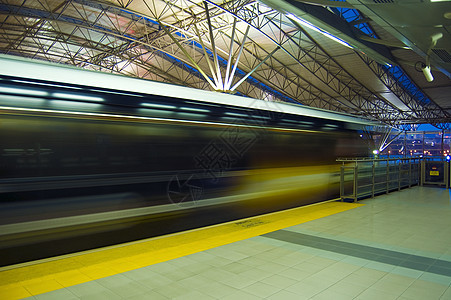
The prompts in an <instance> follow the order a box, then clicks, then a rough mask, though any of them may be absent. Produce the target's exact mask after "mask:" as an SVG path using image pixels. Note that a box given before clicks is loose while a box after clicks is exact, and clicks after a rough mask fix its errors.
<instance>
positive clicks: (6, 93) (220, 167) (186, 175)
mask: <svg viewBox="0 0 451 300" xmlns="http://www.w3.org/2000/svg"><path fill="white" fill-rule="evenodd" d="M0 63H1V64H2V65H3V66H4V68H3V70H2V71H1V73H2V74H1V80H0V115H1V119H0V140H1V145H0V151H1V152H0V154H1V156H0V166H1V168H0V197H1V199H2V200H1V202H0V205H1V210H0V215H1V218H0V220H1V221H0V222H1V224H0V228H1V232H2V233H1V235H0V241H1V245H2V246H1V249H0V257H2V262H1V264H2V265H7V264H11V263H17V262H22V261H26V260H30V259H36V258H42V257H48V256H52V255H57V254H63V253H68V252H72V251H77V250H83V249H89V248H92V247H99V246H104V245H110V244H114V243H119V242H124V241H130V240H133V239H139V238H144V237H149V236H154V235H159V234H166V233H170V232H174V231H178V230H183V229H190V228H195V227H199V226H205V225H209V224H214V223H219V222H224V221H228V220H233V219H237V218H242V217H246V216H251V215H256V214H260V213H264V212H269V211H274V210H280V209H284V208H289V207H294V206H299V205H304V204H309V203H314V202H318V201H322V200H327V199H332V198H334V197H336V196H337V194H338V173H337V171H338V167H337V165H336V164H335V159H336V158H337V157H338V156H365V155H367V154H368V145H367V144H366V142H365V141H363V140H362V139H361V138H360V136H359V134H358V131H359V130H361V129H362V128H363V127H364V126H367V125H371V123H369V122H366V121H364V120H361V119H357V118H354V117H350V116H347V115H343V114H335V113H331V112H327V111H323V110H317V109H309V108H305V107H300V106H296V105H290V104H282V103H270V102H265V101H261V100H255V99H250V98H244V97H238V96H232V95H224V94H220V95H218V94H216V93H212V92H204V91H198V90H193V89H189V88H184V87H179V86H172V85H167V84H162V83H156V82H149V81H143V80H137V79H131V78H125V77H121V76H118V75H109V74H100V73H96V72H90V71H84V70H78V69H74V68H68V67H62V66H54V65H49V64H45V63H36V62H30V61H27V60H21V59H13V58H10V57H7V56H1V57H0ZM43 74H46V75H45V76H44V75H43ZM54 74H58V75H57V76H56V75H54ZM44 77H45V78H44ZM57 79H58V80H57ZM94 82H95V83H96V84H95V85H93V84H88V83H94ZM118 87H121V89H120V90H118V89H117V88H118ZM122 87H124V88H122ZM72 238H76V239H75V240H76V242H72V243H70V242H68V241H71V239H72Z"/></svg>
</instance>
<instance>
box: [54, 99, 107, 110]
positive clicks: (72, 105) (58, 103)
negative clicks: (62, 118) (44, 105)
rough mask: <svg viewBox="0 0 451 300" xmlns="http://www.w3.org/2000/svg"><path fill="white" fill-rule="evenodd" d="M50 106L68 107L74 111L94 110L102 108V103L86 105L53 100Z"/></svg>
mask: <svg viewBox="0 0 451 300" xmlns="http://www.w3.org/2000/svg"><path fill="white" fill-rule="evenodd" d="M50 104H51V105H52V106H53V105H54V106H56V107H67V108H72V109H94V108H99V107H101V106H102V104H100V103H86V102H76V101H67V100H52V101H51V102H50Z"/></svg>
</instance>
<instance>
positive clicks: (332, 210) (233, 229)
mask: <svg viewBox="0 0 451 300" xmlns="http://www.w3.org/2000/svg"><path fill="white" fill-rule="evenodd" d="M361 205H363V204H357V203H343V202H325V203H320V204H316V205H309V206H304V207H299V208H294V209H289V210H285V211H281V212H275V213H270V214H266V215H261V216H257V217H251V218H247V219H242V220H238V221H232V222H228V223H224V224H219V225H213V226H209V227H204V228H200V229H194V230H190V231H185V232H181V233H177V234H171V235H166V236H162V237H157V238H151V239H146V240H142V241H138V242H132V243H126V244H121V245H117V246H113V247H106V248H101V249H97V250H93V251H85V252H81V253H78V254H75V255H70V256H62V257H57V258H55V259H51V260H43V261H40V262H38V263H36V264H29V265H24V266H23V265H19V266H18V267H17V268H12V269H9V270H4V271H1V272H0V299H4V300H6V299H20V298H25V297H29V296H32V295H38V294H42V293H46V292H50V291H54V290H57V289H61V288H64V287H69V286H73V285H76V284H80V283H84V282H88V281H92V280H95V279H100V278H104V277H107V276H111V275H115V274H118V273H123V272H127V271H131V270H134V269H138V268H141V267H145V266H149V265H152V264H156V263H160V262H164V261H168V260H171V259H174V258H178V257H183V256H186V255H189V254H193V253H197V252H201V251H204V250H208V249H211V248H214V247H218V246H222V245H225V244H229V243H233V242H237V241H240V240H245V239H248V238H251V237H255V236H259V235H262V234H265V233H268V232H272V231H276V230H279V229H283V228H287V227H290V226H294V225H297V224H301V223H305V222H308V221H312V220H316V219H319V218H323V217H326V216H329V215H333V214H336V213H339V212H342V211H346V210H349V209H352V208H356V207H358V206H361ZM180 245H183V246H180Z"/></svg>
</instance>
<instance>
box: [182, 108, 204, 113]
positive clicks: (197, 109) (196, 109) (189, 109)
mask: <svg viewBox="0 0 451 300" xmlns="http://www.w3.org/2000/svg"><path fill="white" fill-rule="evenodd" d="M180 109H181V110H188V111H197V112H204V113H208V112H210V110H209V109H204V108H193V107H180Z"/></svg>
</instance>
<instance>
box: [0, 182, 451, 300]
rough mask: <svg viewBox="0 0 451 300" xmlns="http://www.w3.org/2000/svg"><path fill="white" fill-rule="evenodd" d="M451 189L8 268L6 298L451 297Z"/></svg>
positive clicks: (2, 287)
mask: <svg viewBox="0 0 451 300" xmlns="http://www.w3.org/2000/svg"><path fill="white" fill-rule="evenodd" d="M450 196H451V195H450V190H447V189H443V188H436V187H418V186H417V187H413V188H410V189H405V190H402V191H399V192H394V193H391V194H388V195H382V196H378V197H375V198H373V199H366V200H362V201H360V202H358V203H344V202H337V201H329V202H323V203H320V204H314V205H310V206H305V207H301V208H295V209H290V210H286V211H283V212H276V213H271V214H266V215H262V216H257V217H252V218H247V219H243V220H238V221H234V222H229V223H225V224H220V225H215V226H210V227H205V228H201V229H196V230H190V231H186V232H181V233H177V234H172V235H167V236H162V237H158V238H152V239H146V240H141V241H137V242H133V243H127V244H121V245H117V246H114V247H106V248H101V249H96V250H92V251H85V252H82V253H75V254H72V255H66V256H60V257H56V258H52V259H46V260H40V261H35V262H31V263H26V264H21V265H14V266H9V267H4V268H1V269H0V298H1V299H22V298H29V299H123V298H125V299H451V197H450Z"/></svg>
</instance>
